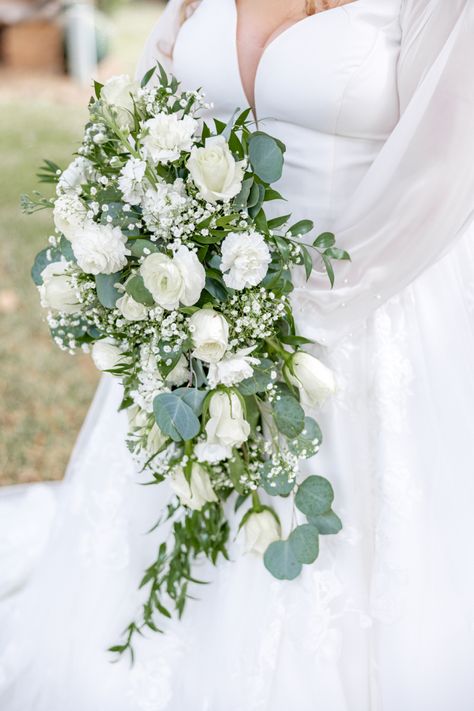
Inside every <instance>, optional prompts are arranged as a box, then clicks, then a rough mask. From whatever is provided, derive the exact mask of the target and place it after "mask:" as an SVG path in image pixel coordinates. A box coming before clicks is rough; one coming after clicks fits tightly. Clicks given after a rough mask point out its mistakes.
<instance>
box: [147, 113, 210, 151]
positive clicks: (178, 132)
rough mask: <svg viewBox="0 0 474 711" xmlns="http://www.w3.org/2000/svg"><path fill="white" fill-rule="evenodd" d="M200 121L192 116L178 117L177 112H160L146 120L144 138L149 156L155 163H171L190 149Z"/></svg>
mask: <svg viewBox="0 0 474 711" xmlns="http://www.w3.org/2000/svg"><path fill="white" fill-rule="evenodd" d="M197 127H198V123H197V121H196V119H193V118H192V117H191V116H183V118H178V116H177V114H165V113H159V114H157V115H156V116H155V117H154V118H152V119H149V120H148V121H145V123H144V128H145V131H146V132H145V135H144V137H143V139H142V143H143V147H144V149H145V152H146V154H147V156H148V157H149V158H150V159H151V160H152V161H153V162H154V163H169V162H170V161H173V160H176V159H177V158H179V156H180V154H181V153H182V152H183V151H190V150H191V148H192V146H193V136H194V134H195V133H196V129H197Z"/></svg>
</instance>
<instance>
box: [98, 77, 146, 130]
mask: <svg viewBox="0 0 474 711" xmlns="http://www.w3.org/2000/svg"><path fill="white" fill-rule="evenodd" d="M138 88H139V85H138V83H137V82H136V81H132V79H130V77H129V76H127V75H125V74H121V75H120V76H116V77H111V78H110V79H109V80H108V81H107V82H106V83H105V84H104V86H103V87H102V90H101V92H100V98H101V99H102V101H104V102H105V103H106V104H108V105H109V106H112V107H113V108H114V109H115V112H116V115H117V120H118V122H119V125H120V127H121V128H126V127H128V128H130V127H131V126H133V100H134V99H136V96H137V91H138Z"/></svg>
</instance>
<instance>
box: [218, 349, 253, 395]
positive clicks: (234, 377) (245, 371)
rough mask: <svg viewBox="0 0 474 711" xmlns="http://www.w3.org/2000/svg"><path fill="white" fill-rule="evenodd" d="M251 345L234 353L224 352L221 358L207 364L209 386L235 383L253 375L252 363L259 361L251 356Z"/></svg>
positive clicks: (228, 385)
mask: <svg viewBox="0 0 474 711" xmlns="http://www.w3.org/2000/svg"><path fill="white" fill-rule="evenodd" d="M252 351H253V347H251V348H245V349H243V350H241V351H237V352H236V353H226V354H225V355H224V357H223V358H222V360H220V361H218V362H217V363H211V365H210V366H209V373H208V378H207V379H208V381H209V385H210V387H211V388H215V387H216V386H217V385H226V386H227V387H230V386H231V385H237V383H240V382H242V380H245V379H246V378H250V377H252V375H253V368H252V365H257V364H258V363H259V359H258V358H253V357H252V356H251V355H250V353H251V352H252Z"/></svg>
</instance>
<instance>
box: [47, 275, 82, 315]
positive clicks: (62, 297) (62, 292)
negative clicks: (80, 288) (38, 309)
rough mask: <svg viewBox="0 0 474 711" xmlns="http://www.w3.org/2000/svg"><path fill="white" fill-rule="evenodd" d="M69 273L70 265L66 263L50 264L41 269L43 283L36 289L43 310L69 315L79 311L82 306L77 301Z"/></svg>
mask: <svg viewBox="0 0 474 711" xmlns="http://www.w3.org/2000/svg"><path fill="white" fill-rule="evenodd" d="M70 271H71V264H70V263H68V262H52V263H51V264H48V265H47V266H46V267H45V268H44V269H43V271H42V272H41V278H42V280H43V283H42V284H41V286H39V287H38V290H39V293H40V297H41V306H43V308H46V309H53V310H54V311H62V312H63V313H71V314H72V313H77V312H78V311H81V309H82V305H81V303H80V302H79V300H78V297H77V293H76V288H75V287H74V285H73V283H72V279H71V275H70Z"/></svg>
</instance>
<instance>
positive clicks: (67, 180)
mask: <svg viewBox="0 0 474 711" xmlns="http://www.w3.org/2000/svg"><path fill="white" fill-rule="evenodd" d="M92 172H93V169H92V163H91V162H90V161H89V160H87V158H83V157H82V156H78V157H77V158H76V159H75V160H73V161H72V163H70V164H69V165H68V167H67V168H66V169H65V170H63V172H62V173H61V175H60V178H59V180H58V185H57V193H58V195H61V194H66V193H77V194H78V193H80V192H81V188H82V186H83V185H84V184H85V183H87V181H88V179H89V178H91V177H92Z"/></svg>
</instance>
